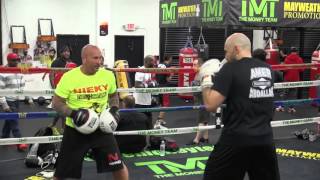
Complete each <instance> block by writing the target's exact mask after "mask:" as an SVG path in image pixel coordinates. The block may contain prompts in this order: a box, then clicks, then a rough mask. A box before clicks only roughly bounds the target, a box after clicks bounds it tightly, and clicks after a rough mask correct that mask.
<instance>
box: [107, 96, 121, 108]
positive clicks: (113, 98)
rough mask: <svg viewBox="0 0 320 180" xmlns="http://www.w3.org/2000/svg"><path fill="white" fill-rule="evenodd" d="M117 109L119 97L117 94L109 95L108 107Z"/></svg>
mask: <svg viewBox="0 0 320 180" xmlns="http://www.w3.org/2000/svg"><path fill="white" fill-rule="evenodd" d="M112 106H116V107H119V96H118V93H114V94H109V107H112Z"/></svg>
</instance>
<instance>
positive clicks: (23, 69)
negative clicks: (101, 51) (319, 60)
mask: <svg viewBox="0 0 320 180" xmlns="http://www.w3.org/2000/svg"><path fill="white" fill-rule="evenodd" d="M103 67H104V68H105V69H107V70H110V71H114V72H143V73H159V74H169V73H196V72H197V71H198V69H196V68H143V69H142V68H108V67H106V66H103ZM319 67H320V64H316V63H305V64H279V65H272V66H271V68H272V69H273V70H288V69H306V68H319ZM70 69H71V68H38V67H0V72H1V73H23V74H29V73H50V72H66V71H69V70H70Z"/></svg>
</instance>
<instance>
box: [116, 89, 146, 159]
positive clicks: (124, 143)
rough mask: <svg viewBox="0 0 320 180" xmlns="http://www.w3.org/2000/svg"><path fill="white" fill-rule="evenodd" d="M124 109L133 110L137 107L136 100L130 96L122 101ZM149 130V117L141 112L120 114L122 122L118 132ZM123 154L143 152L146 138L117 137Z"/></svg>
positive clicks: (135, 136)
mask: <svg viewBox="0 0 320 180" xmlns="http://www.w3.org/2000/svg"><path fill="white" fill-rule="evenodd" d="M122 104H123V108H125V109H131V108H134V106H135V99H134V97H133V96H131V95H128V96H126V97H124V98H123V100H122ZM146 129H148V117H147V116H146V115H145V114H144V113H141V112H120V122H119V124H118V127H117V131H132V130H146ZM115 137H116V140H117V142H118V146H119V149H120V152H121V153H136V152H140V151H143V149H144V148H145V146H146V136H142V135H132V136H131V135H129V136H115Z"/></svg>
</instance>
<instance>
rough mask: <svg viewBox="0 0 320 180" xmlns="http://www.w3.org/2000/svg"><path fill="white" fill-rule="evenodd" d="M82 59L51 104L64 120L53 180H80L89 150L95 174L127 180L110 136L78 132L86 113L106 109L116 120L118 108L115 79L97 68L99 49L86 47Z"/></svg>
mask: <svg viewBox="0 0 320 180" xmlns="http://www.w3.org/2000/svg"><path fill="white" fill-rule="evenodd" d="M81 58H82V65H81V66H80V67H77V68H74V69H72V70H70V71H68V72H67V73H65V74H64V75H63V76H62V78H61V80H60V81H59V83H58V85H57V88H56V89H55V95H54V97H53V101H52V105H53V108H54V109H55V110H56V111H57V112H58V113H59V114H60V115H62V116H64V117H67V118H66V122H65V124H66V127H65V130H64V134H63V139H62V144H61V149H60V153H59V157H58V161H57V166H56V171H55V174H54V176H55V177H54V179H55V180H58V179H66V178H74V179H80V178H81V171H82V162H83V158H84V156H85V154H86V153H87V151H88V150H89V149H92V152H93V155H94V158H95V160H96V165H97V171H98V173H104V172H112V174H113V177H114V179H116V180H128V179H129V178H128V176H129V175H128V170H127V168H126V166H125V165H124V163H123V161H122V159H121V155H120V152H119V148H118V145H117V143H116V140H115V138H114V136H113V134H112V133H104V132H102V131H101V130H100V129H99V128H97V129H96V130H94V131H93V132H91V133H89V134H84V133H83V132H84V131H83V130H82V131H80V130H79V127H80V126H81V127H84V126H85V125H86V124H87V123H86V122H87V121H89V117H90V114H89V109H92V110H94V111H95V112H96V113H97V114H100V113H101V112H102V111H103V110H105V109H106V108H107V107H109V109H110V110H109V112H110V114H111V115H112V116H113V117H114V118H115V119H116V115H117V111H118V106H119V100H118V95H117V92H116V88H117V86H116V81H115V77H114V75H113V73H112V72H111V71H108V70H105V69H103V68H100V66H101V61H102V55H101V51H100V49H99V48H98V47H97V46H94V45H86V46H84V47H83V48H82V52H81ZM96 122H98V121H97V120H96V119H94V121H91V119H90V123H89V124H87V126H88V129H89V128H90V127H93V125H94V123H96ZM80 124H81V125H80ZM83 124H85V125H83ZM95 127H96V126H95Z"/></svg>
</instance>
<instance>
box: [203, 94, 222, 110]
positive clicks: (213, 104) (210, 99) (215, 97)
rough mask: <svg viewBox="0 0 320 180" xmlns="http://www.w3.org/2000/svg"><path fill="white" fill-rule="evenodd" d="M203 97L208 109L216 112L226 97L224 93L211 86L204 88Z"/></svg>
mask: <svg viewBox="0 0 320 180" xmlns="http://www.w3.org/2000/svg"><path fill="white" fill-rule="evenodd" d="M202 98H203V102H204V105H205V106H206V109H207V111H210V112H216V110H217V108H218V107H219V106H220V105H221V104H222V103H223V101H224V100H225V97H224V96H223V95H222V94H220V93H219V92H218V91H215V90H213V89H211V88H204V89H202Z"/></svg>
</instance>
